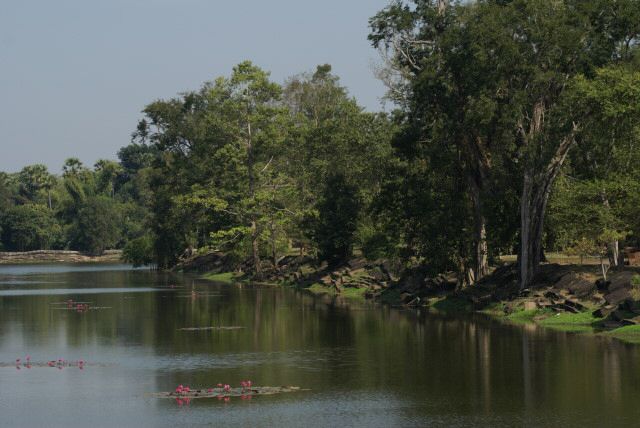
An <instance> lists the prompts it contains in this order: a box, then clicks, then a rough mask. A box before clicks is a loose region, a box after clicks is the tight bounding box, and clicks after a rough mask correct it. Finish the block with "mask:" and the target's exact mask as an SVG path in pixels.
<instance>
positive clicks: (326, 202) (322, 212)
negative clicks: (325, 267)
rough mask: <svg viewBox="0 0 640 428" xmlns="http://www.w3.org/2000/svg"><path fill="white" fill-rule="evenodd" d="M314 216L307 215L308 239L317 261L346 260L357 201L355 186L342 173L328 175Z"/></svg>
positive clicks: (334, 261)
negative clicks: (315, 250)
mask: <svg viewBox="0 0 640 428" xmlns="http://www.w3.org/2000/svg"><path fill="white" fill-rule="evenodd" d="M316 209H317V216H315V217H314V218H309V219H308V220H307V221H308V224H309V228H308V234H309V238H310V239H311V240H312V241H313V242H314V244H315V245H316V247H317V248H318V257H319V259H320V260H325V261H327V262H329V264H330V265H335V264H339V263H340V262H342V261H345V260H347V259H348V258H349V257H350V256H351V253H352V250H353V244H354V241H355V233H356V230H357V225H358V217H359V215H360V209H361V203H360V200H359V199H358V194H357V189H356V188H355V186H353V185H351V184H349V183H347V181H346V179H345V177H344V176H342V175H334V176H331V177H329V179H328V180H327V183H326V185H325V188H324V191H323V194H322V199H321V200H320V201H319V202H318V204H317V205H316Z"/></svg>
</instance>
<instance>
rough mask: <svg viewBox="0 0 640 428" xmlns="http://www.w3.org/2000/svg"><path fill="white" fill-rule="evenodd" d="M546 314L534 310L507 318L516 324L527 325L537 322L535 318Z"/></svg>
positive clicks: (523, 311)
mask: <svg viewBox="0 0 640 428" xmlns="http://www.w3.org/2000/svg"><path fill="white" fill-rule="evenodd" d="M542 314H544V311H541V310H539V309H532V310H529V311H525V310H521V311H516V312H513V313H511V314H509V315H507V316H506V317H505V318H506V319H507V320H509V321H511V322H512V323H515V324H527V323H531V322H535V320H534V318H536V317H538V316H541V315H542Z"/></svg>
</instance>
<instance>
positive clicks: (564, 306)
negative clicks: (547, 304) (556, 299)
mask: <svg viewBox="0 0 640 428" xmlns="http://www.w3.org/2000/svg"><path fill="white" fill-rule="evenodd" d="M552 308H553V309H554V310H556V311H561V312H571V313H572V314H577V313H578V312H580V311H579V310H578V309H576V308H574V307H573V306H570V305H567V304H565V303H558V304H555V305H553V306H552Z"/></svg>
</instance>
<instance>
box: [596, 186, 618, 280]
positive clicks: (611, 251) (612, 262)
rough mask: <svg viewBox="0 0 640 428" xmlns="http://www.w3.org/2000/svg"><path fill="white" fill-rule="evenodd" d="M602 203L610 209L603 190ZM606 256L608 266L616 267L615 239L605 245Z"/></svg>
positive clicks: (616, 242)
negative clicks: (607, 257)
mask: <svg viewBox="0 0 640 428" xmlns="http://www.w3.org/2000/svg"><path fill="white" fill-rule="evenodd" d="M600 196H601V197H602V203H603V204H604V206H605V207H606V208H607V210H610V209H611V205H609V198H607V194H606V192H605V191H604V190H603V191H602V194H601V195H600ZM607 249H608V255H609V265H610V266H618V262H619V260H620V250H619V242H618V240H617V239H615V240H613V241H611V242H608V243H607ZM605 281H606V276H605Z"/></svg>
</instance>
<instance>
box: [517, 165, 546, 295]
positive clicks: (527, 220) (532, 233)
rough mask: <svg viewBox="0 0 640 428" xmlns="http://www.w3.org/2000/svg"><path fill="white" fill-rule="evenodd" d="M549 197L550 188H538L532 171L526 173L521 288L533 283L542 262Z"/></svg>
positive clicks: (523, 192) (521, 226)
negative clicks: (543, 236) (545, 218)
mask: <svg viewBox="0 0 640 428" xmlns="http://www.w3.org/2000/svg"><path fill="white" fill-rule="evenodd" d="M545 187H546V186H545ZM549 189H550V188H549ZM548 198H549V190H545V189H544V188H543V189H539V190H536V189H535V186H534V184H533V179H532V178H531V175H530V173H529V172H527V173H525V178H524V184H523V187H522V195H521V198H520V253H519V254H518V263H519V267H520V288H521V289H524V288H526V287H528V286H529V285H530V284H531V282H532V280H533V277H534V276H535V274H536V271H537V270H538V265H539V264H540V259H541V255H542V232H543V227H544V216H545V214H546V209H547V201H548Z"/></svg>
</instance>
